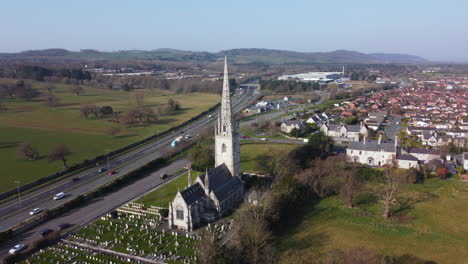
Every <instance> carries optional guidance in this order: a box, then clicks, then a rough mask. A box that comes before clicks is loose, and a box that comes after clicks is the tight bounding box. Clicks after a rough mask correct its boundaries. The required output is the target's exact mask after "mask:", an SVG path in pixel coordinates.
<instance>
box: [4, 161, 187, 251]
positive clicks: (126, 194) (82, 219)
mask: <svg viewBox="0 0 468 264" xmlns="http://www.w3.org/2000/svg"><path fill="white" fill-rule="evenodd" d="M187 163H188V160H187V159H185V158H184V159H179V160H176V161H174V162H173V163H171V164H170V165H168V166H166V167H164V168H161V169H159V170H157V171H154V172H153V173H151V174H150V175H148V176H147V177H144V178H142V179H140V180H138V181H136V182H134V183H133V184H131V185H128V186H125V187H123V188H121V189H120V190H117V191H115V192H113V193H110V194H108V195H106V196H103V197H99V198H96V199H94V200H92V201H91V202H90V203H88V204H86V205H85V206H83V207H80V208H77V209H74V210H72V211H70V212H68V213H66V214H63V215H61V216H60V217H57V218H54V219H52V220H49V221H47V222H45V223H43V224H41V225H39V226H36V227H35V228H33V229H31V230H29V231H27V232H24V233H23V234H21V235H19V236H17V237H15V238H14V239H12V240H9V241H5V242H4V243H3V241H2V243H1V245H0V256H1V257H4V256H6V255H7V254H8V250H9V249H10V248H11V247H13V246H14V245H16V244H18V243H25V244H31V243H32V242H33V241H34V240H36V239H39V238H40V236H39V234H38V232H39V231H40V230H42V229H45V228H50V229H57V226H58V225H60V224H62V223H69V224H73V229H75V228H78V227H80V226H83V225H86V224H88V223H89V222H91V221H93V220H95V219H96V218H99V217H100V216H101V215H103V214H105V213H107V212H109V211H111V210H112V209H114V208H116V207H119V206H121V205H122V204H125V203H127V202H129V201H131V200H133V199H135V198H137V197H139V196H141V194H142V193H146V192H147V191H149V190H150V189H153V188H156V189H157V188H159V187H161V186H163V185H164V184H165V183H168V182H170V181H172V180H173V179H175V178H173V177H170V178H168V179H166V180H161V178H160V174H161V173H162V172H166V173H168V174H170V175H173V174H175V173H177V172H178V171H179V170H180V169H181V168H182V167H184V166H185V165H186V164H187Z"/></svg>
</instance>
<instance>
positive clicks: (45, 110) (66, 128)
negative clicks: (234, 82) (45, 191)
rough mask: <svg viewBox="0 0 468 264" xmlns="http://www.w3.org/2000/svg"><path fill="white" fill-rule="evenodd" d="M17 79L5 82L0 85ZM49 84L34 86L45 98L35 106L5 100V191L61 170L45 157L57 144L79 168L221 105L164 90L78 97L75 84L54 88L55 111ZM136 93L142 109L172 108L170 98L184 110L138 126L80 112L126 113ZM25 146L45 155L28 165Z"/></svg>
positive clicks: (0, 138) (1, 137)
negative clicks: (21, 154)
mask: <svg viewBox="0 0 468 264" xmlns="http://www.w3.org/2000/svg"><path fill="white" fill-rule="evenodd" d="M12 81H13V80H8V79H0V83H5V82H12ZM45 85H46V84H45V83H41V82H32V86H33V88H35V89H37V90H38V92H39V96H38V97H35V98H33V99H32V100H31V101H29V102H27V101H24V100H19V99H15V98H13V99H8V100H4V101H3V102H4V103H5V104H6V106H7V108H8V111H7V112H1V113H0V158H1V159H2V166H1V167H0V175H1V180H2V185H1V186H0V192H3V191H6V190H9V189H12V188H13V187H15V184H14V181H15V180H18V181H20V182H21V184H26V183H28V182H31V181H34V180H36V179H38V178H41V177H44V176H47V175H49V174H52V173H54V172H57V171H58V170H61V169H62V164H60V162H56V163H55V162H54V163H48V162H47V161H46V159H45V157H46V155H47V153H48V152H49V150H50V149H51V147H52V146H53V145H55V144H60V143H61V144H65V145H67V146H68V147H69V149H70V151H71V155H70V156H69V157H68V160H69V165H73V164H76V163H79V162H81V161H83V160H84V159H90V158H93V157H95V156H97V155H101V154H104V153H105V152H106V149H108V150H113V149H117V148H119V147H121V146H124V145H126V144H129V143H132V142H135V141H138V140H141V139H143V138H144V137H147V136H150V135H152V134H154V133H158V132H162V131H164V130H166V129H169V128H171V127H172V126H176V125H178V124H180V123H183V122H184V121H186V120H188V119H190V118H191V117H194V116H196V115H197V114H199V113H201V112H203V111H205V110H207V109H209V108H210V107H212V106H213V105H215V104H216V103H218V102H219V96H218V95H217V94H209V93H191V94H176V93H173V92H171V91H162V90H158V89H154V90H135V91H133V92H125V91H120V90H106V89H97V88H91V87H84V92H83V93H82V94H81V95H79V96H78V95H76V94H73V93H72V92H71V87H72V86H71V85H65V84H54V85H55V89H54V90H52V93H53V94H54V95H55V96H56V97H57V98H58V105H57V106H56V107H49V106H47V105H46V102H45V100H46V94H47V90H46V87H45ZM132 93H138V94H141V96H140V97H141V98H143V100H142V101H143V104H142V105H143V106H145V107H150V108H152V109H153V110H154V111H155V112H156V113H157V111H156V108H157V107H158V106H159V105H165V104H167V101H168V99H170V98H171V99H174V100H176V101H177V102H179V103H180V105H181V110H179V111H176V112H174V113H172V114H170V115H166V116H159V117H158V120H157V121H155V122H154V123H152V124H150V125H147V126H138V127H126V126H125V125H123V124H119V123H115V122H112V120H113V117H112V115H110V116H106V117H103V118H95V117H90V118H89V119H86V118H84V117H82V116H81V114H80V110H79V109H80V105H82V104H95V105H97V106H99V107H102V106H111V107H112V108H113V110H114V112H125V111H126V110H128V109H130V108H132V106H133V105H134V104H133V103H132V95H131V94H132ZM112 127H115V128H118V129H120V132H119V133H118V135H116V136H111V135H108V134H107V133H106V131H107V130H108V129H109V128H112ZM22 142H28V143H31V145H32V146H33V147H34V148H35V149H36V150H37V151H38V152H39V158H38V159H37V160H34V161H26V160H21V159H19V158H18V157H17V155H16V147H17V146H18V144H20V143H22Z"/></svg>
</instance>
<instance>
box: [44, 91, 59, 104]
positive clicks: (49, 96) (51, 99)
mask: <svg viewBox="0 0 468 264" xmlns="http://www.w3.org/2000/svg"><path fill="white" fill-rule="evenodd" d="M46 104H47V105H48V106H50V107H55V106H57V105H58V104H59V99H58V97H57V96H55V95H54V94H52V93H49V94H47V96H46Z"/></svg>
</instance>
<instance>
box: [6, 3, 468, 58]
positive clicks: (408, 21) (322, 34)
mask: <svg viewBox="0 0 468 264" xmlns="http://www.w3.org/2000/svg"><path fill="white" fill-rule="evenodd" d="M467 10H468V1H467V0H391V1H385V0H326V1H325V0H304V1H299V0H288V1H286V0H282V1H276V0H269V1H263V0H247V1H246V0H230V1H223V0H217V1H211V0H196V1H195V0H178V1H177V0H165V1H160V0H133V1H130V0H113V1H108V0H93V1H91V0H80V1H66V0H15V1H11V0H0V52H18V51H23V50H32V49H45V48H65V49H69V50H80V49H97V50H103V51H116V50H129V49H141V50H152V49H157V48H173V49H183V50H193V51H211V52H217V51H220V50H226V49H232V48H268V49H282V50H293V51H304V52H326V51H333V50H340V49H345V50H354V51H359V52H364V53H373V52H385V53H405V54H413V55H418V56H421V57H424V58H426V59H430V60H437V61H468V13H467Z"/></svg>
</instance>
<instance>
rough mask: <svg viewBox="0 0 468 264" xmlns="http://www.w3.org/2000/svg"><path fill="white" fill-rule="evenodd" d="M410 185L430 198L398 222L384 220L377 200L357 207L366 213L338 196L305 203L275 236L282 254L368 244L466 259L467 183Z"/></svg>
mask: <svg viewBox="0 0 468 264" xmlns="http://www.w3.org/2000/svg"><path fill="white" fill-rule="evenodd" d="M406 187H407V190H406V191H410V192H416V193H419V194H420V195H424V196H425V197H426V199H425V200H424V201H421V202H418V203H416V204H415V205H414V206H413V207H412V208H411V209H410V210H409V211H408V212H407V214H406V215H405V217H403V218H401V219H399V220H396V219H393V220H389V221H384V220H383V219H382V217H381V215H380V214H381V212H382V210H381V208H380V206H381V204H380V203H378V202H374V203H369V204H364V203H362V204H361V205H359V207H360V210H362V211H364V212H365V214H363V213H358V211H357V210H353V209H349V208H347V207H346V206H345V205H344V204H343V202H342V201H341V200H340V199H339V198H338V197H336V196H334V197H330V198H327V199H324V200H322V201H320V202H319V203H318V204H317V205H315V206H313V205H309V206H306V207H305V208H304V210H303V212H302V214H301V215H300V217H299V218H298V219H297V222H296V224H295V225H292V227H291V228H289V230H287V231H286V232H285V233H283V234H282V235H280V236H279V237H277V239H276V241H277V244H278V248H279V250H280V252H281V255H282V257H283V258H284V259H286V258H287V256H288V255H290V254H293V255H294V254H298V255H300V256H302V257H304V258H306V259H307V258H308V259H310V258H320V256H323V254H326V253H328V252H330V251H331V250H333V249H336V248H338V249H341V250H348V249H350V248H356V247H365V248H367V249H369V250H371V251H373V252H374V253H377V254H381V255H388V256H397V255H398V256H399V255H403V254H408V253H409V254H412V255H415V256H417V257H420V258H423V259H426V260H433V261H436V262H437V263H454V264H457V263H459V264H462V263H466V259H468V253H467V252H466V248H468V226H467V225H466V223H465V222H466V219H467V217H468V212H467V210H466V201H467V198H468V184H467V183H464V182H459V181H456V180H450V181H441V180H438V179H431V180H426V183H424V184H417V185H411V186H406Z"/></svg>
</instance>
